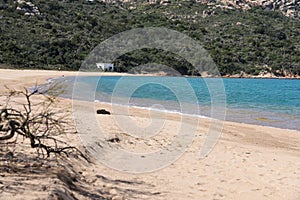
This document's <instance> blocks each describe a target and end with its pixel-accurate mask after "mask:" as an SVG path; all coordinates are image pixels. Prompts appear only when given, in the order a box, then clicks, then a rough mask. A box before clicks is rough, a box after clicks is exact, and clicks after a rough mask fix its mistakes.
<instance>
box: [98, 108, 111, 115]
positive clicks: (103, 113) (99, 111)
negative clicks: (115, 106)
mask: <svg viewBox="0 0 300 200" xmlns="http://www.w3.org/2000/svg"><path fill="white" fill-rule="evenodd" d="M97 114H98V115H110V112H109V111H107V110H105V109H100V110H97Z"/></svg>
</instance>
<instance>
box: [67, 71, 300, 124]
mask: <svg viewBox="0 0 300 200" xmlns="http://www.w3.org/2000/svg"><path fill="white" fill-rule="evenodd" d="M64 79H65V81H66V82H67V83H68V84H69V85H72V83H74V79H75V77H68V78H64ZM207 82H209V83H212V84H214V82H215V84H219V85H220V83H222V85H221V86H223V85H224V90H223V91H221V90H218V91H217V92H212V91H211V92H209V89H210V90H212V89H214V87H207ZM77 83H81V84H84V85H87V86H88V85H93V84H95V83H98V85H97V87H96V91H95V92H93V93H94V96H93V97H94V99H89V100H99V101H104V102H109V103H115V104H126V105H131V106H139V107H145V108H152V109H159V110H165V111H170V112H181V113H185V114H193V115H201V116H207V117H210V116H211V106H216V107H218V106H222V105H221V104H220V105H219V104H218V102H216V103H211V100H212V98H211V95H212V94H213V95H214V97H216V99H218V98H223V96H222V92H224V94H225V95H226V109H227V113H226V120H227V121H235V122H242V123H250V124H259V125H265V126H273V127H279V128H288V129H296V130H300V80H288V79H231V78H226V79H219V78H208V79H203V78H184V77H136V76H126V77H120V76H103V77H80V78H77ZM221 86H220V87H219V89H220V88H222V87H221ZM87 88H88V87H87ZM208 88H209V89H208ZM86 92H89V91H86V90H83V91H82V95H81V97H80V98H82V99H84V97H85V93H86ZM218 95H220V97H218ZM69 97H70V96H69ZM75 98H77V97H75ZM224 100H225V99H224ZM183 105H184V106H183ZM183 107H184V109H182V108H183ZM186 108H188V109H186Z"/></svg>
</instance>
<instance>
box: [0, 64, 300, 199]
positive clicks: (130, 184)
mask: <svg viewBox="0 0 300 200" xmlns="http://www.w3.org/2000/svg"><path fill="white" fill-rule="evenodd" d="M76 75H77V72H64V71H42V70H6V69H1V70H0V87H1V92H3V91H4V90H5V87H4V86H8V87H9V88H15V89H20V88H23V87H30V86H33V85H35V84H43V83H45V81H46V80H47V79H49V78H56V77H61V76H76ZM87 75H88V74H87ZM91 75H94V73H91ZM96 75H101V76H105V75H124V74H118V73H97V74H96ZM37 98H39V97H37ZM71 105H72V102H71V100H69V99H60V106H61V107H63V108H66V109H69V110H71V109H72V107H71ZM78 105H79V106H82V109H83V110H84V108H85V106H87V103H85V102H79V103H78ZM95 109H106V110H108V111H110V112H111V115H97V116H96V117H97V120H98V122H99V128H100V129H101V130H102V131H103V133H105V139H106V140H107V141H109V140H111V139H114V138H118V142H111V144H110V145H112V146H118V147H121V148H123V149H126V150H128V151H132V152H148V151H154V150H156V149H160V148H163V147H164V146H165V145H166V144H168V143H172V140H173V138H174V135H175V134H176V133H178V129H179V128H180V126H181V125H182V123H183V122H182V116H181V115H179V114H174V113H173V114H172V113H167V114H163V113H159V112H158V111H156V112H154V113H151V114H153V115H151V116H152V119H149V116H150V114H149V110H144V109H138V108H130V109H129V114H128V113H127V114H124V113H123V112H122V107H120V106H113V107H112V105H110V104H104V103H97V104H96V105H95ZM116 117H118V118H116ZM123 118H124V119H128V118H130V120H131V121H132V122H133V123H134V124H135V125H136V126H137V127H147V124H149V123H151V120H152V121H153V120H154V121H155V120H157V121H158V122H159V121H161V120H162V121H163V122H164V126H163V128H162V129H160V131H159V134H157V135H155V136H153V137H149V138H144V139H141V138H135V137H132V136H131V134H132V133H131V132H129V131H128V130H125V129H123V128H121V127H120V126H119V124H118V120H117V119H119V120H120V119H123ZM184 123H187V125H188V126H191V127H196V132H195V136H194V138H193V142H192V144H191V145H190V146H189V148H187V150H186V152H185V153H184V154H183V155H182V156H181V157H180V158H179V159H178V160H176V161H175V162H172V163H170V164H169V165H167V166H166V167H164V168H162V169H160V170H156V171H153V172H147V173H139V174H132V173H126V172H124V171H118V170H115V169H112V168H110V167H108V166H105V165H104V164H102V163H101V162H100V161H99V159H96V158H93V157H92V160H93V163H85V162H77V161H76V159H74V158H68V159H63V160H61V159H59V158H58V160H59V164H52V163H51V162H50V161H49V162H47V165H46V164H45V165H46V166H51V167H48V168H47V169H45V168H44V166H41V167H37V166H33V164H32V165H29V167H28V166H27V165H26V166H27V167H25V164H24V165H23V164H22V163H21V164H20V165H18V166H13V165H12V163H10V161H7V160H5V161H4V160H1V161H0V169H1V171H0V199H114V200H117V199H158V200H163V199H164V200H165V199H166V200H169V199H178V200H185V199H195V200H196V199H197V200H199V199H254V200H257V199H262V200H265V199H266V200H267V199H272V200H281V199H287V200H297V199H300V188H299V185H300V159H299V158H300V131H296V130H285V129H279V128H272V127H263V126H257V125H249V124H241V123H234V122H224V127H223V131H222V135H221V137H220V138H219V140H218V143H217V144H216V146H215V147H214V148H213V150H212V151H211V153H210V154H209V155H208V156H207V157H206V158H204V159H199V150H200V148H201V146H202V145H203V142H204V141H205V139H206V136H207V132H208V130H209V127H210V125H211V120H210V119H208V118H197V117H192V116H188V117H186V120H185V121H184ZM64 139H65V140H68V142H69V143H71V144H73V145H76V146H78V148H81V149H84V147H83V143H82V140H81V139H80V137H79V136H77V135H72V136H68V137H66V138H64ZM26 147H27V148H26ZM27 151H28V153H27V154H28V155H30V156H34V155H35V154H34V152H30V151H29V150H28V146H26V145H20V146H18V147H17V148H16V151H15V154H16V155H18V153H17V152H22V153H23V154H26V152H27ZM4 154H5V152H3V153H2V154H0V156H3V155H4ZM111 159H114V158H113V157H112V158H111ZM33 163H35V161H33ZM12 166H13V167H12ZM66 166H68V167H66ZM9 167H11V168H13V170H8V168H9ZM4 169H6V170H4ZM24 170H25V172H26V173H24ZM59 197H60V198H59Z"/></svg>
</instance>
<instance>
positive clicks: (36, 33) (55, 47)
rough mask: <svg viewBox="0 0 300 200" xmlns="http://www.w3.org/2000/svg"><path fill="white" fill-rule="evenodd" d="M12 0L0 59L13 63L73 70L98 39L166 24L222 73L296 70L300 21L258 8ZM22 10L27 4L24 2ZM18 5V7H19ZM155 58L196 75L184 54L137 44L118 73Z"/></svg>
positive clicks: (1, 15) (1, 17)
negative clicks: (32, 11) (33, 9)
mask: <svg viewBox="0 0 300 200" xmlns="http://www.w3.org/2000/svg"><path fill="white" fill-rule="evenodd" d="M14 2H15V1H12V0H4V1H1V2H0V33H1V34H0V63H2V64H6V65H10V66H13V67H15V68H39V69H63V70H77V69H79V67H80V65H81V62H82V61H83V60H84V59H85V57H86V55H88V54H89V52H90V51H91V50H92V49H93V48H94V47H95V46H97V45H98V44H99V43H100V42H101V41H103V40H105V39H107V38H109V37H110V36H113V35H115V34H117V33H120V32H122V31H125V30H130V29H132V28H136V27H166V28H170V29H174V30H177V31H180V32H182V33H184V34H187V35H189V36H190V37H192V38H194V39H196V40H198V41H199V42H200V43H201V44H202V45H203V47H204V48H206V49H207V50H208V52H209V53H210V54H211V56H212V58H213V59H214V61H215V63H216V64H217V65H218V67H219V71H220V72H221V74H222V75H226V74H236V73H238V74H239V73H240V72H241V71H244V72H246V73H248V74H253V75H257V74H258V73H259V72H260V71H262V70H265V71H271V72H273V73H275V75H278V76H283V75H284V74H286V73H292V74H299V75H300V20H299V19H294V18H288V17H285V16H284V15H282V14H281V13H279V12H275V11H265V10H262V9H260V8H255V9H251V10H248V11H242V10H238V9H233V10H222V9H214V10H213V12H212V14H211V15H208V16H207V17H205V18H204V17H203V11H204V10H206V11H207V10H209V9H208V7H207V6H206V5H203V4H199V3H195V2H192V1H189V2H180V3H179V1H172V3H171V4H169V5H159V4H152V5H144V4H142V3H139V4H137V5H136V7H135V8H132V7H130V5H129V4H105V3H101V2H96V1H95V2H92V3H91V2H90V3H89V2H87V1H85V0H84V1H80V0H69V1H54V0H52V1H51V0H50V1H49V0H31V2H32V3H33V4H34V5H35V6H37V7H38V8H39V12H40V14H39V15H37V14H36V15H34V16H28V15H24V14H25V13H24V12H25V11H23V10H17V6H18V4H16V3H14ZM24 6H25V8H26V5H24ZM22 8H23V7H22ZM148 62H156V63H161V64H165V65H168V66H172V67H174V68H175V69H177V70H178V71H180V72H181V73H183V74H189V75H190V74H193V73H196V72H194V70H193V67H192V66H191V65H190V64H189V63H187V62H186V61H185V60H184V59H182V58H177V57H176V55H174V54H172V53H170V52H163V51H161V50H158V49H142V50H140V51H135V52H131V53H128V54H126V55H123V56H121V57H120V58H119V59H117V60H116V61H115V65H116V70H117V71H127V70H129V69H130V68H132V67H134V66H137V65H140V64H144V63H148Z"/></svg>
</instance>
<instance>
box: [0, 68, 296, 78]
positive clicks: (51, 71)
mask: <svg viewBox="0 0 300 200" xmlns="http://www.w3.org/2000/svg"><path fill="white" fill-rule="evenodd" d="M2 70H7V71H25V72H50V73H60V74H62V75H64V76H76V75H78V73H82V74H84V75H87V76H162V77H164V76H166V77H168V75H163V74H162V73H152V74H151V73H149V74H132V73H127V72H85V71H63V70H43V69H15V68H12V69H10V68H0V71H2ZM170 77H172V76H170ZM182 77H185V78H224V79H227V78H233V79H282V80H300V75H298V76H296V77H286V76H259V75H257V76H255V75H246V76H237V75H235V74H233V75H223V76H210V75H208V76H193V75H182Z"/></svg>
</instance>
